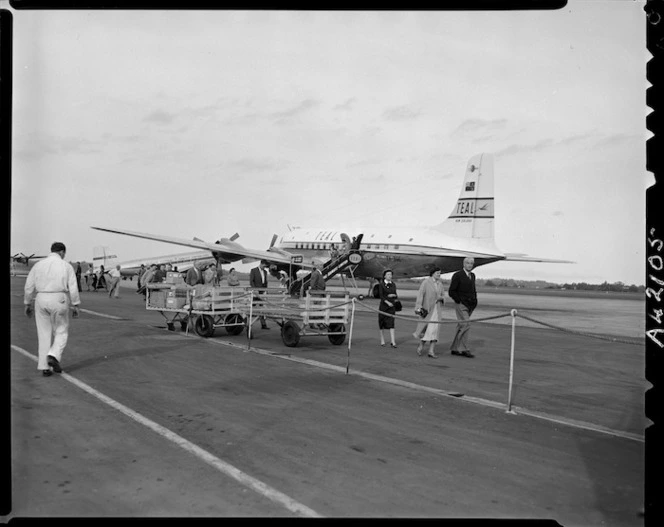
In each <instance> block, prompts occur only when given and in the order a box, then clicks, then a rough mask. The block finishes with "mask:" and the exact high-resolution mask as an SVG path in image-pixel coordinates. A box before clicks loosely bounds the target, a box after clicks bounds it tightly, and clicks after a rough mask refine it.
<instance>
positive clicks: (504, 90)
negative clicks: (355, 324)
mask: <svg viewBox="0 0 664 527" xmlns="http://www.w3.org/2000/svg"><path fill="white" fill-rule="evenodd" d="M643 6H644V2H632V1H615V0H605V1H574V0H572V1H570V2H569V3H568V5H567V6H566V7H565V8H563V9H560V10H547V11H485V12H471V11H467V12H466V11H424V12H417V11H387V12H376V11H366V12H357V11H331V12H321V11H311V12H307V11H234V10H231V11H223V10H222V11H85V10H82V11H15V10H13V17H14V27H13V30H14V43H13V52H14V55H13V68H14V70H13V75H14V78H13V82H14V85H13V129H12V141H13V145H12V154H13V155H12V196H11V207H12V209H11V243H10V250H11V253H12V254H15V253H18V252H23V253H25V254H31V253H37V254H39V253H41V254H44V253H47V252H48V249H49V247H50V244H51V243H52V242H53V241H62V242H64V243H65V244H66V245H67V248H68V251H67V259H68V260H74V261H75V260H81V261H90V260H91V258H92V248H93V246H95V245H105V246H109V247H110V248H111V249H112V251H113V252H114V253H116V254H117V255H118V256H119V258H120V260H131V259H135V258H144V257H150V256H157V255H161V254H170V253H177V252H186V251H189V250H191V249H189V248H186V247H178V246H175V245H168V244H163V243H158V242H152V241H146V240H139V239H133V238H129V237H126V236H121V235H116V234H111V233H105V232H99V231H95V230H93V229H91V228H90V226H101V227H107V228H119V229H128V230H134V231H142V232H147V233H153V234H166V235H171V236H178V237H182V238H188V239H189V238H193V237H198V238H201V239H204V240H207V241H211V242H213V241H215V240H217V239H219V238H220V237H228V236H231V235H232V234H233V233H235V232H237V233H239V234H240V238H239V239H238V240H237V241H238V242H239V243H242V244H243V245H245V246H246V247H251V248H257V249H266V248H267V247H268V246H269V244H270V240H271V238H272V235H273V234H281V233H284V232H286V231H287V230H288V228H289V226H301V227H306V226H314V227H329V228H330V229H335V226H336V225H339V224H343V225H356V226H358V229H361V227H363V226H365V227H370V226H378V225H381V226H388V225H395V226H397V225H398V226H412V227H413V228H416V227H417V228H425V227H429V226H433V225H437V224H439V223H441V222H442V221H443V220H444V219H445V218H446V217H447V216H448V215H449V214H450V213H451V212H452V209H453V208H454V206H455V204H456V200H457V198H458V196H459V191H460V187H461V183H462V180H463V177H464V172H465V167H466V163H467V162H468V160H469V159H470V158H471V157H472V156H474V155H476V154H479V153H483V152H486V153H492V154H493V155H494V175H495V212H496V219H495V240H496V245H497V246H498V247H499V248H500V249H501V250H502V251H504V252H513V253H526V254H528V255H531V256H539V257H546V258H557V259H567V260H573V261H575V262H576V263H575V264H541V263H530V264H524V263H516V262H499V263H495V264H490V265H487V266H484V267H480V268H478V269H477V272H476V273H477V275H478V277H480V278H493V277H504V278H515V279H522V280H548V281H553V282H559V283H562V282H590V283H601V282H604V281H608V282H617V281H622V282H624V283H626V284H637V285H640V284H643V283H644V282H645V280H644V278H645V265H644V262H645V237H644V233H645V190H646V188H647V187H649V186H650V185H652V184H653V183H654V178H653V176H652V175H651V174H650V173H648V172H647V171H646V169H645V161H646V153H645V140H646V139H647V138H648V137H649V132H648V131H647V129H646V122H645V118H646V115H647V113H648V112H649V109H648V107H647V106H646V103H645V91H646V88H647V87H648V84H647V81H646V78H645V69H646V63H647V61H648V59H649V58H650V55H649V53H648V52H647V50H646V46H645V31H646V19H645V13H644V11H643ZM2 7H3V8H7V9H10V7H9V5H8V4H7V3H3V4H2ZM10 10H11V9H10ZM358 232H360V230H358ZM249 267H250V266H246V269H248V268H249ZM239 269H240V270H243V269H244V268H243V267H242V266H239Z"/></svg>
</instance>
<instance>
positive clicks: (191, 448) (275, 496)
mask: <svg viewBox="0 0 664 527" xmlns="http://www.w3.org/2000/svg"><path fill="white" fill-rule="evenodd" d="M11 347H12V348H13V349H14V350H16V351H18V352H19V353H21V354H22V355H24V356H26V357H28V358H30V359H32V360H34V361H35V362H37V357H35V356H34V355H32V354H31V353H29V352H28V351H26V350H24V349H23V348H19V347H18V346H14V345H13V344H12V346H11ZM55 375H57V374H55ZM59 375H60V376H61V377H62V378H63V379H65V380H67V381H69V382H70V383H72V384H73V385H75V386H78V387H79V388H80V389H81V390H83V391H86V392H88V393H89V394H90V395H92V396H94V397H96V398H97V399H99V400H100V401H102V402H104V403H106V404H107V405H109V406H111V407H112V408H114V409H116V410H118V411H119V412H121V413H123V414H124V415H126V416H127V417H130V418H131V419H133V420H134V421H136V422H138V423H140V424H142V425H143V426H145V427H147V428H150V429H151V430H153V431H154V432H156V433H157V434H159V435H160V436H162V437H164V438H165V439H168V440H169V441H171V442H173V443H175V444H176V445H178V446H179V447H181V448H183V449H184V450H186V451H187V452H189V453H191V454H193V455H195V456H196V457H198V458H199V459H200V460H202V461H204V462H205V463H207V464H208V465H211V466H212V467H214V468H216V469H217V470H219V471H220V472H222V473H223V474H225V475H227V476H230V477H231V478H233V479H235V480H236V481H238V482H239V483H241V484H242V485H244V486H246V487H249V488H250V489H252V490H254V491H255V492H257V493H259V494H261V495H263V496H265V497H266V498H268V499H269V500H271V501H273V502H275V503H277V504H278V505H282V506H283V507H285V508H286V509H288V510H289V511H291V512H294V513H295V514H298V515H301V516H305V517H313V518H319V517H321V515H320V514H318V513H317V512H316V511H314V510H313V509H310V508H309V507H307V506H306V505H303V504H301V503H299V502H297V501H295V500H294V499H292V498H290V497H289V496H287V495H286V494H284V493H282V492H279V491H278V490H276V489H274V488H272V487H270V486H269V485H267V484H265V483H263V482H262V481H260V480H258V479H256V478H253V477H251V476H249V475H248V474H245V473H244V472H242V471H241V470H239V469H238V468H236V467H234V466H233V465H231V464H229V463H227V462H225V461H223V460H221V459H219V458H218V457H216V456H215V455H213V454H211V453H210V452H208V451H207V450H204V449H202V448H201V447H199V446H197V445H195V444H194V443H192V442H190V441H187V440H186V439H185V438H184V437H181V436H179V435H178V434H176V433H175V432H172V431H170V430H169V429H168V428H165V427H163V426H161V425H159V424H157V423H155V422H154V421H151V420H150V419H148V418H147V417H144V416H142V415H141V414H139V413H138V412H135V411H133V410H131V409H130V408H128V407H126V406H124V405H123V404H121V403H119V402H117V401H115V400H113V399H111V398H110V397H107V396H106V395H104V394H103V393H101V392H98V391H97V390H95V389H94V388H92V387H91V386H88V385H87V384H85V383H84V382H81V381H79V380H78V379H76V378H75V377H72V376H71V375H69V374H67V373H64V372H63V373H61V374H59Z"/></svg>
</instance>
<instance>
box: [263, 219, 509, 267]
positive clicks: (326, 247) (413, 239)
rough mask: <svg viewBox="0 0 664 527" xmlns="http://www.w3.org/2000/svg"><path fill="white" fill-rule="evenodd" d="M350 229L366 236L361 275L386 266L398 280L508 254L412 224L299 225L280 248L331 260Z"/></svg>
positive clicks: (280, 241) (350, 233)
mask: <svg viewBox="0 0 664 527" xmlns="http://www.w3.org/2000/svg"><path fill="white" fill-rule="evenodd" d="M344 233H348V236H349V237H350V238H351V239H352V237H353V236H357V235H359V234H360V233H362V234H363V237H362V240H361V243H360V245H359V248H358V250H359V252H360V255H361V257H362V259H361V261H360V262H359V263H357V264H356V266H355V267H354V268H353V275H354V276H356V277H367V278H378V277H381V276H382V274H383V271H385V270H386V269H391V270H392V272H393V274H394V277H395V278H407V277H416V276H427V275H428V274H429V271H430V269H432V268H433V267H439V268H440V269H441V270H442V272H443V273H449V272H453V271H458V270H459V269H461V264H462V261H463V258H465V257H466V256H473V257H474V258H475V267H477V266H480V265H486V264H488V263H491V262H496V261H499V260H503V259H504V258H505V257H504V255H503V254H502V253H501V252H500V251H498V250H497V249H496V248H495V246H493V244H492V243H490V242H487V241H485V240H475V239H460V238H456V237H452V236H448V235H445V234H443V233H440V232H438V231H435V230H433V229H417V228H409V227H376V228H367V229H358V228H354V229H348V230H326V229H316V228H309V229H306V228H297V229H293V230H291V231H289V232H288V233H286V234H284V235H283V236H281V237H280V238H279V239H278V242H277V244H276V247H277V249H279V250H282V251H286V252H290V253H293V254H301V255H302V256H303V259H304V262H307V263H308V262H309V261H316V262H318V263H320V262H324V261H327V260H328V259H329V258H330V251H331V250H332V248H333V246H334V248H336V249H337V250H342V248H343V246H344V241H343V238H345V237H346V236H344Z"/></svg>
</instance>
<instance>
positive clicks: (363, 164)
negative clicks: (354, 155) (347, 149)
mask: <svg viewBox="0 0 664 527" xmlns="http://www.w3.org/2000/svg"><path fill="white" fill-rule="evenodd" d="M382 163H383V161H380V160H378V159H362V160H361V161H353V162H350V163H346V168H357V167H366V166H373V165H380V164H382Z"/></svg>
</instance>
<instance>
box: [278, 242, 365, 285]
mask: <svg viewBox="0 0 664 527" xmlns="http://www.w3.org/2000/svg"><path fill="white" fill-rule="evenodd" d="M361 241H362V234H360V235H359V236H357V237H356V238H354V239H353V243H351V244H350V246H349V247H348V250H346V251H344V252H342V253H340V254H339V255H338V256H337V257H336V258H330V259H329V260H328V261H327V262H325V263H324V264H323V266H322V267H321V269H320V272H321V274H322V275H323V280H325V281H326V282H327V281H328V280H329V279H330V278H332V277H334V276H336V275H338V274H339V273H340V272H342V271H343V270H345V269H347V268H348V267H350V266H353V265H355V264H356V263H357V259H356V257H355V258H353V255H355V254H359V253H360V251H359V247H360V242H361ZM353 260H355V262H354V261H353ZM310 283H311V273H308V274H307V275H305V276H303V277H302V278H298V279H297V280H294V281H293V282H292V283H291V285H290V287H289V291H288V292H289V293H290V294H291V296H302V292H304V291H306V290H307V289H309V284H310Z"/></svg>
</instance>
